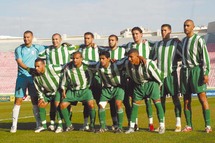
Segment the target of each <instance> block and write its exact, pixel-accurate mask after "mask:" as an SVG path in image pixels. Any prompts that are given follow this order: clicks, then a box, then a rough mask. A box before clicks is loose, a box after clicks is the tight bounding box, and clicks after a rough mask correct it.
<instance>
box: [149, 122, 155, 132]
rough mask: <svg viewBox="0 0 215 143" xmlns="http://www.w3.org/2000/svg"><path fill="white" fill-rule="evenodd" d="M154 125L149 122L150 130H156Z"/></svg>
mask: <svg viewBox="0 0 215 143" xmlns="http://www.w3.org/2000/svg"><path fill="white" fill-rule="evenodd" d="M154 131H155V129H154V125H153V124H149V132H154Z"/></svg>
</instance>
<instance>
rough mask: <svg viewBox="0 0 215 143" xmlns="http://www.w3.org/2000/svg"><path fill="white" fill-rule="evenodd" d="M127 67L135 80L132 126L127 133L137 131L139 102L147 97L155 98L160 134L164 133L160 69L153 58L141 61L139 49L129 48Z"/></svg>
mask: <svg viewBox="0 0 215 143" xmlns="http://www.w3.org/2000/svg"><path fill="white" fill-rule="evenodd" d="M125 68H126V72H127V74H128V75H129V77H130V78H131V79H132V80H133V81H134V82H135V84H134V93H133V96H134V97H133V106H132V112H131V121H130V128H129V130H127V131H126V134H129V133H133V132H134V131H135V130H134V127H135V121H136V118H137V115H138V108H139V104H140V103H141V100H143V99H145V98H149V99H152V100H153V102H154V104H155V107H156V109H157V115H158V119H159V122H160V127H159V134H163V133H164V132H165V126H164V113H163V108H162V105H161V102H160V86H161V85H162V79H161V72H160V70H159V69H158V68H157V66H156V64H155V63H154V62H153V61H152V60H149V59H147V60H146V61H144V62H141V61H140V59H139V52H138V50H137V49H131V50H129V52H128V60H126V61H125Z"/></svg>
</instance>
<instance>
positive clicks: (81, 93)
mask: <svg viewBox="0 0 215 143" xmlns="http://www.w3.org/2000/svg"><path fill="white" fill-rule="evenodd" d="M82 60H83V58H82V55H81V53H80V52H75V53H74V54H73V61H72V62H71V63H70V64H69V65H68V66H67V67H66V68H65V69H64V75H63V79H62V83H61V88H62V90H63V91H62V98H63V99H62V102H61V104H60V107H61V111H62V114H63V118H64V120H65V122H66V126H67V128H66V131H71V130H73V129H74V127H73V126H72V123H71V121H70V120H69V116H68V110H67V109H66V108H67V106H68V105H69V104H70V103H71V102H75V101H80V102H86V104H87V105H88V107H89V110H90V111H89V112H90V120H91V122H90V130H91V131H94V125H95V114H96V111H95V108H94V101H93V95H92V92H91V90H90V89H89V87H90V83H91V80H92V73H91V71H90V70H89V69H88V66H87V65H85V64H83V63H82ZM66 90H67V92H66Z"/></svg>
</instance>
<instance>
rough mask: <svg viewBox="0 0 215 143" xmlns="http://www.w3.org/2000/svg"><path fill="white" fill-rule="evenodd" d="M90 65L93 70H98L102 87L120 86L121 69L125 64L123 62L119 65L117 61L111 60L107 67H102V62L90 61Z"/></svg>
mask: <svg viewBox="0 0 215 143" xmlns="http://www.w3.org/2000/svg"><path fill="white" fill-rule="evenodd" d="M88 65H89V69H90V70H92V71H93V72H98V74H99V77H100V79H101V83H102V87H114V86H120V84H121V77H120V75H121V73H120V72H121V71H120V69H122V66H123V65H122V64H121V63H120V64H119V65H118V64H117V62H115V63H112V62H110V64H109V66H108V67H107V68H104V67H102V66H101V64H100V62H94V63H93V62H89V63H88Z"/></svg>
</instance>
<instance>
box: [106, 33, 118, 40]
mask: <svg viewBox="0 0 215 143" xmlns="http://www.w3.org/2000/svg"><path fill="white" fill-rule="evenodd" d="M110 37H115V38H116V41H118V37H117V36H116V35H114V34H111V35H110V36H109V37H108V39H110Z"/></svg>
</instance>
